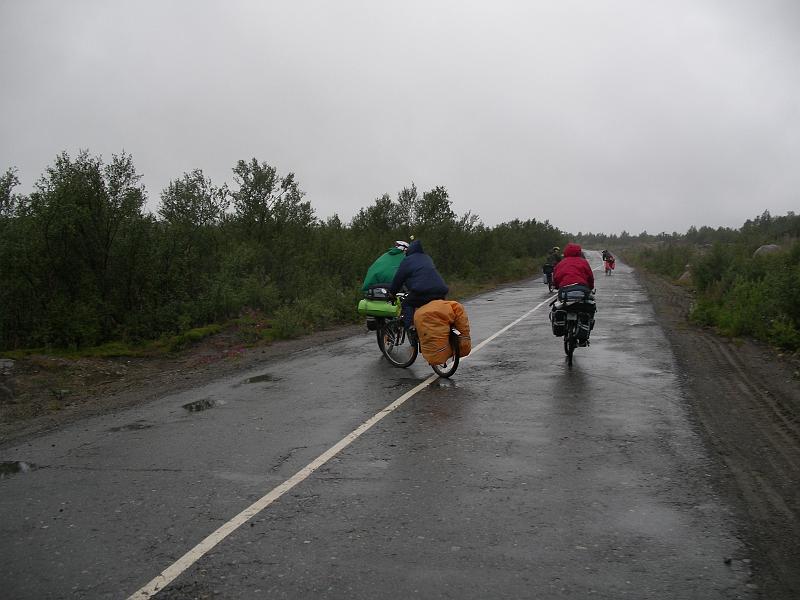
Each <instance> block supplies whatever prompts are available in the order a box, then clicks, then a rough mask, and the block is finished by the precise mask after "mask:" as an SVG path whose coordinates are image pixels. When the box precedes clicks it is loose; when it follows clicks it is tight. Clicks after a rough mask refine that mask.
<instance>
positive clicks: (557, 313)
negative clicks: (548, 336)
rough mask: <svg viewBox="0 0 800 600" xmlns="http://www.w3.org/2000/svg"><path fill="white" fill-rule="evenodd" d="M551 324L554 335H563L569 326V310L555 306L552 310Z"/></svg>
mask: <svg viewBox="0 0 800 600" xmlns="http://www.w3.org/2000/svg"><path fill="white" fill-rule="evenodd" d="M550 325H551V326H552V328H553V335H555V336H558V337H562V336H563V335H564V332H565V331H566V328H567V311H565V310H560V309H555V308H554V309H553V310H552V311H550Z"/></svg>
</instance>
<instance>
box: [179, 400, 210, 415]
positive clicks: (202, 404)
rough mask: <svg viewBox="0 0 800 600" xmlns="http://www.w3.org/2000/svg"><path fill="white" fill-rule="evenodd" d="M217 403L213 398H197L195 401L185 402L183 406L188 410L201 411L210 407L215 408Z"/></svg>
mask: <svg viewBox="0 0 800 600" xmlns="http://www.w3.org/2000/svg"><path fill="white" fill-rule="evenodd" d="M216 405H217V402H216V400H213V399H211V398H202V399H201V400H195V401H194V402H189V403H188V404H184V405H183V408H185V409H186V410H188V411H189V412H200V411H201V410H208V409H209V408H214V407H215V406H216Z"/></svg>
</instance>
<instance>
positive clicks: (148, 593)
mask: <svg viewBox="0 0 800 600" xmlns="http://www.w3.org/2000/svg"><path fill="white" fill-rule="evenodd" d="M553 297H554V296H551V297H550V298H548V299H547V300H545V301H544V302H540V303H539V304H537V305H536V306H535V307H534V308H532V309H531V310H529V311H528V312H526V313H525V314H524V315H522V316H521V317H520V318H519V319H517V320H516V321H514V322H512V323H509V324H508V325H506V326H505V327H503V328H502V329H501V330H500V331H498V332H496V333H495V334H493V335H492V336H490V337H488V338H487V339H485V340H483V341H482V342H481V343H480V344H478V345H477V346H475V347H474V348H473V349H472V352H471V353H470V356H472V355H473V354H475V353H476V352H478V351H479V350H480V349H481V348H483V347H484V346H485V345H486V344H488V343H489V342H491V341H492V340H493V339H495V338H496V337H497V336H499V335H501V334H502V333H505V332H506V331H508V330H509V329H511V328H512V327H513V326H514V325H516V324H517V323H519V322H520V321H522V320H524V319H526V318H527V317H528V316H530V315H531V314H533V313H534V312H536V311H537V310H539V309H540V308H541V307H542V306H544V305H545V304H547V303H548V302H549V301H550V300H551V299H552V298H553ZM467 358H469V357H468V356H467V357H465V358H464V360H466V359H467ZM438 378H439V376H438V375H431V376H430V377H428V378H427V379H426V380H425V381H423V382H422V383H420V384H418V385H417V386H416V387H414V388H412V389H411V390H409V391H407V392H406V393H405V394H403V395H402V396H400V397H399V398H398V399H397V400H395V401H394V402H392V403H391V404H390V405H389V406H387V407H386V408H384V409H383V410H381V411H379V412H377V413H376V414H375V415H373V416H372V417H370V418H369V419H367V420H366V421H364V422H363V423H362V424H361V425H359V426H358V427H357V428H356V429H354V430H353V431H352V432H350V433H349V434H347V435H346V436H345V437H344V438H342V439H341V440H340V441H339V442H337V443H336V444H335V445H333V446H331V447H330V448H329V449H328V450H326V451H325V452H323V453H322V454H320V455H319V456H318V457H317V458H316V459H314V460H313V461H311V462H310V463H308V464H307V465H306V466H305V467H303V468H302V469H300V470H299V471H298V472H297V473H295V474H294V475H292V477H290V478H289V479H287V480H286V481H284V482H283V483H281V484H280V485H279V486H277V487H276V488H273V489H272V490H271V491H269V492H268V493H267V494H266V495H265V496H263V497H262V498H260V499H259V500H256V501H255V502H254V503H253V504H251V505H250V506H248V507H247V508H245V509H244V510H243V511H242V512H240V513H239V514H238V515H236V516H235V517H233V518H232V519H231V520H230V521H228V522H227V523H225V524H224V525H222V526H221V527H219V528H218V529H217V530H216V531H214V532H213V533H211V534H210V535H209V536H208V537H206V538H205V539H204V540H203V541H201V542H200V543H199V544H197V545H196V546H195V547H194V548H192V549H191V550H189V551H188V552H187V553H186V554H184V555H183V556H181V557H180V558H179V559H178V560H177V561H175V562H174V563H173V564H172V565H170V566H169V567H167V568H166V569H164V571H162V572H161V573H160V574H159V575H158V576H157V577H155V578H154V579H153V580H152V581H150V582H149V583H148V584H147V585H145V586H144V587H142V588H140V589H138V590H137V591H135V592H134V593H133V594H131V595H130V596H129V597H128V600H145V599H147V598H152V597H153V596H154V595H156V594H157V593H158V592H159V591H160V590H162V589H164V588H165V587H166V586H168V585H169V584H170V583H172V582H173V581H174V580H175V579H176V578H177V577H178V576H179V575H180V574H181V573H183V572H184V571H185V570H186V569H188V568H189V567H191V566H192V565H193V564H194V563H196V562H197V561H198V560H200V559H201V558H202V557H203V556H204V555H205V554H207V553H208V552H209V551H210V550H211V549H212V548H214V546H216V545H217V544H219V543H220V542H221V541H222V540H224V539H225V538H226V537H228V536H229V535H230V534H231V533H233V532H234V531H236V530H237V529H238V528H239V527H241V526H242V525H244V524H245V523H246V522H247V521H248V520H250V519H251V518H252V517H254V516H255V515H257V514H258V513H260V512H261V511H262V510H264V509H265V508H267V507H268V506H269V505H270V504H272V503H273V502H275V500H277V499H278V498H280V497H281V496H283V495H284V494H285V493H286V492H288V491H289V490H291V489H292V488H293V487H294V486H296V485H297V484H298V483H301V482H302V481H304V480H306V479H307V478H308V477H309V476H310V475H311V474H312V473H313V472H314V471H316V470H317V469H319V468H320V467H321V466H322V465H324V464H325V463H326V462H328V461H329V460H330V459H332V458H333V457H334V456H336V455H337V454H339V452H341V451H342V450H344V449H345V448H347V447H348V446H349V445H350V444H352V443H353V442H354V441H356V440H357V439H358V438H359V437H361V435H362V434H364V433H366V432H367V431H369V430H370V429H371V428H372V427H373V426H374V425H375V424H376V423H378V421H380V420H381V419H383V418H384V417H385V416H387V415H388V414H390V413H392V412H394V411H395V410H396V409H397V408H398V407H400V406H401V405H402V404H403V403H405V401H406V400H408V399H409V398H411V397H412V396H415V395H416V394H417V393H419V392H421V391H422V390H424V389H425V388H426V387H428V386H429V385H430V384H431V383H432V382H434V381H435V380H437V379H438Z"/></svg>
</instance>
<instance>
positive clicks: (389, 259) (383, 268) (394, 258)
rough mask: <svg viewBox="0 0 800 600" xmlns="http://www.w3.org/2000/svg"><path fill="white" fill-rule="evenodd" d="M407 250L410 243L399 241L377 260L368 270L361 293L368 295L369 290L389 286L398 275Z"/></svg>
mask: <svg viewBox="0 0 800 600" xmlns="http://www.w3.org/2000/svg"><path fill="white" fill-rule="evenodd" d="M406 250H408V242H404V241H403V240H397V241H396V242H395V243H394V246H392V247H391V248H389V249H388V250H387V251H386V252H384V253H383V254H381V255H380V256H379V257H378V258H376V259H375V262H373V263H372V264H371V265H370V267H369V269H367V275H366V277H364V283H363V284H361V291H362V292H364V293H366V292H367V290H369V288H371V287H373V286H376V285H380V284H383V285H386V286H388V285H389V283H390V282H391V281H392V279H393V278H394V274H395V273H397V268H398V267H399V266H400V263H401V262H403V259H404V258H405V257H406Z"/></svg>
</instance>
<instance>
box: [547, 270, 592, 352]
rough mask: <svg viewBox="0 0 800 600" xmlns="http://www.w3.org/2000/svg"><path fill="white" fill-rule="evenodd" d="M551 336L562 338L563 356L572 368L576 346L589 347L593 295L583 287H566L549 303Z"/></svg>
mask: <svg viewBox="0 0 800 600" xmlns="http://www.w3.org/2000/svg"><path fill="white" fill-rule="evenodd" d="M550 306H552V307H553V308H552V311H551V312H550V322H551V324H552V328H553V335H556V336H563V337H564V354H566V355H567V364H569V365H570V366H572V355H573V353H574V352H575V348H577V347H578V346H588V345H589V335H590V333H591V331H592V329H593V327H594V314H595V311H596V306H595V300H594V293H593V292H592V290H589V289H588V288H585V287H583V286H577V285H576V286H568V287H565V288H562V289H560V290H559V292H558V298H556V299H555V300H553V301H552V302H551V303H550Z"/></svg>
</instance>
